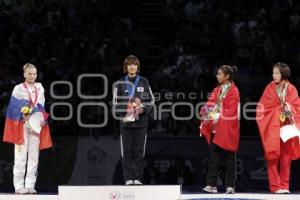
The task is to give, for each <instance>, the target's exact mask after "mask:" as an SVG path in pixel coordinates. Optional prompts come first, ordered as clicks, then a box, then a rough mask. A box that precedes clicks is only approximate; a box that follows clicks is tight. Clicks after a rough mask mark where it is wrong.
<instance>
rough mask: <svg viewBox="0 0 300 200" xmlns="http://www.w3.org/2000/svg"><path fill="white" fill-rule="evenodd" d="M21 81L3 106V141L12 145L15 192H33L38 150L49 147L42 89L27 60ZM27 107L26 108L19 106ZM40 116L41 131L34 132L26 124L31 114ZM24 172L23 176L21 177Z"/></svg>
mask: <svg viewBox="0 0 300 200" xmlns="http://www.w3.org/2000/svg"><path fill="white" fill-rule="evenodd" d="M23 70H24V78H25V81H24V82H23V83H21V84H18V85H16V86H15V88H14V90H13V92H12V96H11V99H10V102H9V105H8V109H7V116H6V121H5V128H4V137H3V140H4V142H9V143H13V144H15V150H14V152H15V160H14V169H13V175H14V179H13V182H14V187H15V192H16V193H18V194H27V193H29V194H35V193H37V192H36V190H35V182H36V178H37V169H38V160H39V150H40V149H45V148H49V147H51V146H52V142H51V136H50V131H49V126H48V125H47V123H46V119H47V114H46V113H45V109H44V103H45V96H44V88H43V86H42V84H41V83H36V82H35V80H36V78H37V68H36V67H35V66H34V65H32V64H30V63H27V64H25V65H24V67H23ZM24 107H27V108H29V109H30V111H29V109H27V111H24V110H23V108H24ZM36 112H40V113H41V116H43V120H42V121H41V127H42V128H41V131H40V132H35V131H33V129H32V127H30V126H29V125H28V120H29V118H30V116H32V114H34V113H36ZM25 171H26V177H25Z"/></svg>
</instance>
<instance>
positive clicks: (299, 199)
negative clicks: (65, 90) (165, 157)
mask: <svg viewBox="0 0 300 200" xmlns="http://www.w3.org/2000/svg"><path fill="white" fill-rule="evenodd" d="M86 199H87V200H88V199H89V198H88V197H87V198H86ZM212 199H213V200H300V193H294V194H281V195H279V194H258V193H236V194H221V193H220V194H203V193H199V194H196V193H193V194H182V195H181V198H180V200H212ZM0 200H63V199H60V198H59V196H58V195H57V194H37V195H15V194H9V193H2V194H0ZM120 200H122V199H120ZM135 200H143V199H135ZM153 200H160V199H153ZM161 200H163V199H161ZM174 200H179V199H174Z"/></svg>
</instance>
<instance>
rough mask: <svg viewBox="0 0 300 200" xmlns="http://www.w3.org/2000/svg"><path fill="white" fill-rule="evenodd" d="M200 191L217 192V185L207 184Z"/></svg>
mask: <svg viewBox="0 0 300 200" xmlns="http://www.w3.org/2000/svg"><path fill="white" fill-rule="evenodd" d="M202 191H203V192H207V193H218V189H217V187H212V186H210V185H207V186H206V187H205V188H203V189H202Z"/></svg>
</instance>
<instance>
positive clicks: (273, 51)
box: [0, 0, 300, 136]
mask: <svg viewBox="0 0 300 200" xmlns="http://www.w3.org/2000/svg"><path fill="white" fill-rule="evenodd" d="M136 9H137V7H136V2H135V1H134V0H131V1H124V2H122V1H121V2H119V1H115V0H102V1H97V0H66V1H58V0H50V1H48V0H25V1H17V0H1V1H0V68H1V70H0V111H1V112H0V118H1V127H3V119H4V117H5V111H6V106H7V104H8V101H9V97H10V94H11V91H12V89H13V86H14V85H15V84H17V83H20V82H21V81H22V80H23V77H22V65H23V64H24V63H26V62H31V63H33V64H35V65H36V66H37V67H38V69H39V74H38V75H39V81H41V82H42V83H43V85H44V87H45V88H46V91H47V94H46V97H47V106H46V107H47V109H48V111H49V110H50V106H51V104H53V103H54V102H68V103H70V104H71V105H72V106H74V109H73V110H74V116H73V118H72V119H71V120H67V121H54V120H52V122H51V126H52V129H53V130H54V131H53V132H54V133H55V132H56V131H55V130H61V128H63V127H64V129H63V130H64V131H66V132H70V134H75V133H76V134H77V132H80V134H82V133H85V132H88V133H91V134H94V135H95V134H97V133H98V132H99V134H100V135H101V134H115V132H117V128H116V127H117V126H116V124H117V122H116V121H115V120H113V119H112V116H111V115H109V119H108V125H107V126H106V127H104V128H101V129H87V128H82V127H78V125H77V120H76V119H77V117H78V116H77V113H76V109H77V105H78V104H80V103H82V102H85V101H87V100H83V99H81V98H79V97H78V95H77V91H76V86H77V85H76V81H77V78H78V76H79V75H80V74H83V73H101V74H105V75H106V76H107V77H108V93H109V95H108V96H107V97H106V98H104V99H101V100H100V101H101V102H105V103H107V105H108V107H109V106H110V102H111V90H110V88H111V85H112V83H113V82H114V81H116V80H117V79H119V78H120V77H121V76H122V75H123V73H122V62H123V59H124V58H125V57H126V56H127V55H128V54H135V55H137V56H138V57H139V58H140V59H141V62H142V75H144V76H146V77H147V78H148V79H149V80H150V83H151V85H152V89H153V92H154V93H156V95H158V96H159V98H157V101H156V104H157V105H159V104H160V103H163V102H172V103H175V102H183V101H184V102H185V101H188V102H191V103H192V104H193V105H195V104H196V103H198V102H200V101H205V100H206V96H207V93H208V92H210V91H211V90H212V88H213V87H214V86H215V85H216V80H215V73H216V69H217V68H218V67H219V66H220V65H222V64H230V65H236V66H238V68H239V76H238V79H237V81H236V82H237V85H238V87H239V89H240V92H241V97H242V99H241V100H242V103H245V102H251V101H257V100H258V98H259V96H260V95H261V92H262V90H263V88H264V86H265V85H266V84H267V83H268V82H269V81H270V80H271V78H272V77H271V69H272V64H273V63H275V62H277V61H282V62H286V63H288V64H289V65H290V67H291V70H292V81H293V83H294V84H295V85H296V86H297V87H300V77H298V76H297V74H299V73H300V68H299V63H300V48H299V47H300V38H299V37H297V36H298V35H299V33H300V2H299V1H296V0H264V1H260V0H252V1H248V0H166V2H165V8H164V19H163V24H164V27H163V32H162V34H161V38H162V41H164V42H163V43H162V44H161V46H162V50H161V52H159V60H158V62H157V63H147V62H143V61H144V59H146V58H147V48H148V46H147V45H150V44H148V42H147V41H148V40H147V34H146V33H145V32H144V31H143V27H141V26H139V25H138V24H137V23H136V22H137V21H138V16H137V15H136V12H137V10H136ZM153 65H155V67H154V70H152V69H153ZM150 66H151V70H147V68H148V67H149V69H150ZM143 71H144V73H143ZM57 80H64V81H70V82H71V83H74V88H73V89H74V93H73V95H72V96H71V97H70V98H68V99H64V100H58V99H55V98H53V97H52V96H51V95H50V85H51V83H52V82H53V81H57ZM97 81H98V82H97ZM95 83H98V84H95ZM102 86H103V82H102V81H101V80H100V81H99V79H89V81H87V80H83V82H82V84H81V91H82V93H83V94H86V95H88V94H90V95H91V94H93V95H95V94H101V92H102V91H103V87H102ZM191 92H192V93H195V94H196V95H195V96H196V98H189V96H188V95H187V94H189V93H191ZM67 93H68V87H66V86H65V85H57V86H56V87H55V94H57V95H63V94H67ZM170 93H172V94H173V96H174V97H173V98H171V99H170V98H166V94H170ZM178 93H184V94H186V96H185V97H184V98H181V97H179V96H177V95H176V94H178ZM88 101H91V100H88ZM95 101H96V102H97V101H99V100H95ZM175 110H176V114H177V115H178V116H185V115H186V114H187V113H188V112H189V109H188V108H186V107H180V106H178V107H176V109H175ZM54 111H55V115H57V116H64V115H66V113H68V108H67V107H65V106H61V107H57V109H54ZM104 113H105V112H104V110H103V109H101V108H95V107H91V108H89V107H85V108H83V114H82V116H81V117H82V118H83V119H82V121H84V122H86V123H97V121H101V120H103V117H102V116H103V115H104ZM242 123H243V125H242V126H241V127H242V135H243V134H245V135H247V134H249V135H250V134H253V133H249V130H253V127H254V126H255V122H248V121H246V120H242ZM198 126H199V121H198V120H197V119H196V118H193V119H191V120H186V121H178V120H174V119H173V118H172V116H171V114H170V113H163V115H162V119H161V120H159V121H152V123H151V126H150V127H149V132H150V133H151V134H152V135H158V136H161V135H168V136H172V135H180V136H187V135H191V136H193V135H198Z"/></svg>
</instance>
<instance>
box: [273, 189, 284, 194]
mask: <svg viewBox="0 0 300 200" xmlns="http://www.w3.org/2000/svg"><path fill="white" fill-rule="evenodd" d="M274 193H275V194H286V190H276V191H275V192H274Z"/></svg>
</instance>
